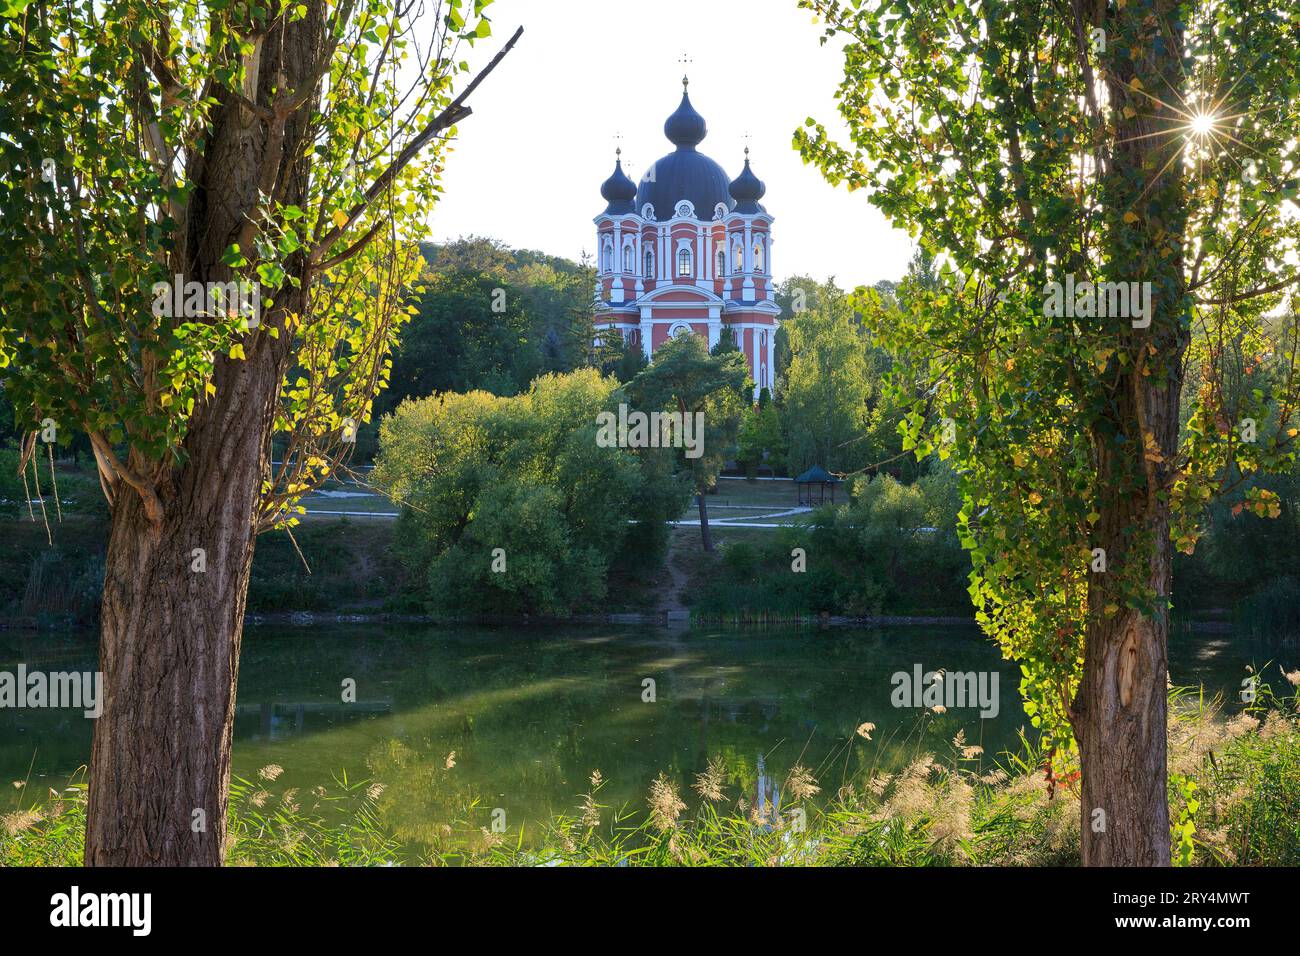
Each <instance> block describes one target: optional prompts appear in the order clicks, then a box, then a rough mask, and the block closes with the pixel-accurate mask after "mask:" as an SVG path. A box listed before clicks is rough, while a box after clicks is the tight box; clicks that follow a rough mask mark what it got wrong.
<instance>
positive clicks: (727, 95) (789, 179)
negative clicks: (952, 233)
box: [429, 0, 911, 287]
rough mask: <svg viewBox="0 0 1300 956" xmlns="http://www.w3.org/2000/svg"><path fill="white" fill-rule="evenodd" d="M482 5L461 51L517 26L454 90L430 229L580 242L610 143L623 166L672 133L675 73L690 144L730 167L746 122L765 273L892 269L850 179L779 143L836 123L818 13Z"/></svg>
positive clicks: (893, 261) (783, 0) (633, 1)
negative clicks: (686, 90) (698, 137)
mask: <svg viewBox="0 0 1300 956" xmlns="http://www.w3.org/2000/svg"><path fill="white" fill-rule="evenodd" d="M487 13H488V15H489V17H490V19H491V20H492V27H493V36H492V37H490V38H489V39H488V40H486V41H483V42H480V43H479V45H478V47H477V48H476V49H475V50H473V51H472V52H471V54H470V56H469V57H468V59H469V61H470V63H471V66H474V67H475V68H477V67H478V66H479V65H481V64H483V63H485V62H486V61H487V60H488V59H489V58H490V57H491V56H493V55H495V53H496V52H497V50H499V49H500V47H501V45H502V44H503V43H504V42H505V41H506V40H507V39H508V38H509V36H510V34H511V33H513V32H514V30H515V28H516V27H517V26H519V25H520V24H522V25H523V27H524V35H523V36H522V37H521V38H520V40H519V43H518V45H516V47H515V48H514V50H513V51H511V53H510V55H509V56H507V57H506V59H505V60H504V61H503V62H502V63H501V64H500V66H498V67H497V69H496V71H495V72H494V73H493V74H492V75H491V76H490V77H488V78H487V79H486V80H485V81H484V83H483V85H482V86H481V87H479V89H478V90H477V91H475V93H474V95H473V97H472V99H471V100H470V104H471V106H472V107H473V109H474V115H473V116H471V117H470V118H469V119H468V120H466V121H465V122H464V123H462V124H461V126H460V138H459V141H458V142H457V143H456V145H455V150H454V152H452V153H451V154H450V156H449V157H448V160H447V168H446V173H445V176H444V185H445V187H446V189H447V193H446V195H445V196H444V198H443V199H442V200H441V201H440V202H439V203H438V205H437V207H436V208H435V210H434V211H433V214H432V216H431V217H430V221H429V228H430V234H431V236H432V238H434V239H435V240H439V241H445V240H447V239H454V238H456V237H458V236H461V235H481V236H491V237H493V238H496V239H501V240H503V241H505V242H506V243H508V244H509V245H511V246H514V247H516V248H530V249H538V250H541V251H542V252H547V253H550V254H552V255H560V256H566V257H568V258H571V259H577V258H578V257H579V256H580V255H581V254H582V253H583V252H584V251H585V252H588V253H591V252H592V251H593V249H594V245H595V240H594V236H595V226H594V225H593V223H592V219H593V217H595V216H596V215H597V214H598V213H599V212H600V211H601V210H602V209H603V208H604V201H603V200H602V199H601V198H600V184H601V183H602V182H603V181H604V180H605V178H606V177H607V176H609V174H610V173H611V172H612V171H613V168H614V147H615V146H617V145H621V146H622V148H623V159H624V160H625V162H624V169H625V170H626V171H627V172H628V175H629V176H630V177H631V178H632V179H633V180H637V179H639V178H640V177H641V176H642V175H643V174H644V173H645V170H646V169H647V168H648V167H649V165H650V164H651V163H653V162H654V161H655V160H656V159H658V158H659V157H660V156H662V155H664V154H665V153H668V152H670V151H671V150H672V149H673V148H674V147H673V145H672V144H671V143H669V142H668V140H667V139H666V138H665V137H664V134H663V123H664V120H665V119H667V117H668V115H669V114H670V113H672V112H673V110H675V109H676V108H677V105H678V102H679V101H680V99H681V89H682V87H681V76H682V73H683V72H688V73H689V74H690V78H691V102H692V103H693V104H694V106H695V108H696V110H698V111H699V113H700V114H701V115H702V116H703V117H704V118H705V120H706V121H707V122H708V126H709V135H708V138H707V139H705V140H704V142H703V143H702V144H701V145H700V151H701V152H703V153H705V154H706V155H708V156H710V157H711V158H713V159H715V160H716V161H717V162H719V163H721V164H722V166H723V168H724V169H726V170H727V173H728V175H729V176H731V177H733V178H734V177H735V176H736V175H737V174H739V172H740V170H741V168H742V166H743V164H744V153H743V151H744V147H745V145H746V140H745V139H744V136H745V134H747V133H748V134H749V135H750V137H751V138H750V139H749V141H748V145H749V147H750V150H751V159H752V164H753V168H754V172H755V174H756V175H757V176H758V177H759V178H760V179H762V180H763V181H764V182H765V183H766V184H767V195H766V196H765V197H764V198H763V205H764V206H766V207H767V210H768V212H770V213H771V214H772V216H773V217H775V220H776V222H775V224H774V225H773V227H772V235H773V240H774V241H773V249H772V267H773V271H774V273H775V275H776V276H777V277H778V278H784V277H786V276H788V275H791V274H794V273H803V274H808V275H811V276H813V277H815V278H819V279H824V278H827V277H829V276H832V275H833V276H835V277H836V278H837V279H838V281H839V284H840V285H841V286H846V287H851V286H854V285H857V284H859V283H871V282H875V281H877V280H879V279H897V278H901V277H902V275H903V273H904V271H905V270H906V267H907V261H908V259H909V257H910V255H911V243H910V241H909V239H908V237H907V234H906V233H904V232H902V231H899V230H895V229H892V228H891V227H890V226H889V225H888V223H887V222H886V221H885V219H884V217H883V216H882V215H881V214H880V213H879V212H877V211H876V210H875V209H874V207H872V206H871V205H870V204H869V203H868V202H867V198H866V193H865V191H862V190H859V191H858V192H856V193H852V194H850V193H849V192H848V190H847V189H846V188H844V187H843V186H840V187H838V188H834V189H833V188H831V186H829V185H828V184H827V183H826V181H825V180H824V179H822V177H821V174H820V173H819V172H818V171H817V170H816V169H815V168H814V167H812V166H805V165H804V164H803V162H802V160H801V159H800V158H799V155H798V153H796V152H795V150H794V148H793V146H792V145H791V137H792V135H793V133H794V130H795V128H796V127H798V126H801V125H802V124H803V121H804V119H805V117H807V116H810V115H811V116H813V117H815V118H816V119H817V120H819V121H820V122H822V123H825V124H826V125H827V126H828V128H830V129H832V130H838V129H841V127H840V125H839V114H838V113H837V112H836V109H835V99H834V93H835V89H836V86H837V85H838V82H839V80H840V77H841V68H842V67H841V63H842V61H841V58H840V54H839V52H838V49H837V48H836V47H835V46H834V45H832V44H827V46H825V47H820V46H819V45H818V38H819V36H820V34H821V27H820V26H819V25H815V24H814V23H813V22H812V14H811V13H810V12H809V11H806V10H800V9H798V7H797V6H796V3H795V0H546V2H541V0H496V2H495V3H493V4H492V5H491V6H490V7H488V9H487ZM683 55H685V56H687V57H689V58H690V59H691V61H692V62H690V63H689V64H686V65H683V64H682V63H681V62H680V61H681V59H682V57H683ZM616 134H621V135H622V139H621V140H619V141H616V140H615V135H616Z"/></svg>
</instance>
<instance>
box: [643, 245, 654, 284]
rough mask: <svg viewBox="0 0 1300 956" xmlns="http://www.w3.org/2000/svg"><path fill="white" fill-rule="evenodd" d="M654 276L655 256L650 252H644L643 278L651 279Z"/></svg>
mask: <svg viewBox="0 0 1300 956" xmlns="http://www.w3.org/2000/svg"><path fill="white" fill-rule="evenodd" d="M654 275H655V254H654V252H652V251H651V250H649V249H647V250H646V251H645V277H646V278H647V279H653V278H654Z"/></svg>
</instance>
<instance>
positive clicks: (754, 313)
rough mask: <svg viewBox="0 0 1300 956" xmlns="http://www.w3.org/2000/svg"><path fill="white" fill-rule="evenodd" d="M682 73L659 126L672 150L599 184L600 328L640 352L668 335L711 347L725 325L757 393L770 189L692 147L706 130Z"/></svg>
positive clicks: (764, 340)
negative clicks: (638, 171) (676, 100)
mask: <svg viewBox="0 0 1300 956" xmlns="http://www.w3.org/2000/svg"><path fill="white" fill-rule="evenodd" d="M688 85H689V81H688V80H687V79H685V78H683V79H682V102H681V105H679V106H678V107H677V111H676V112H675V113H673V114H672V115H671V116H669V117H668V120H667V121H666V122H665V123H664V135H665V136H667V137H668V140H669V142H671V143H672V144H673V146H674V147H675V149H674V150H673V151H672V152H671V153H669V154H668V155H667V156H664V157H663V158H662V159H660V160H658V161H656V162H655V164H654V165H653V166H651V167H650V168H649V169H648V170H647V171H646V173H645V175H644V176H643V177H642V178H641V181H640V183H634V182H632V180H631V179H629V178H628V176H627V174H626V173H624V172H623V163H622V155H621V154H622V150H619V151H618V153H619V157H618V159H616V161H615V164H614V174H613V175H612V176H610V177H609V179H607V180H605V182H604V184H603V185H602V186H601V187H600V195H601V196H602V197H603V198H604V200H605V201H606V203H607V205H606V206H605V211H604V212H602V213H601V214H600V215H599V216H597V217H596V220H595V222H596V248H597V249H599V250H600V252H599V258H598V261H597V272H598V280H597V303H596V307H597V314H596V324H597V326H598V327H604V328H608V329H610V330H617V331H618V332H619V333H621V334H622V336H623V339H624V341H626V342H635V343H637V344H639V345H640V346H641V349H642V351H643V352H644V354H645V356H646V357H647V358H652V357H653V355H654V351H655V349H657V348H658V347H659V346H660V345H662V344H663V343H664V342H666V341H667V340H668V339H669V338H670V337H676V336H679V335H688V334H691V333H694V334H696V335H699V336H702V337H704V338H705V339H706V340H707V341H708V343H709V347H710V348H712V347H713V346H715V345H717V344H718V340H719V338H720V337H721V336H722V330H723V329H724V328H725V329H730V331H731V334H732V336H733V339H734V341H735V343H736V345H737V347H738V348H739V349H740V351H741V352H742V353H743V354H744V356H745V361H746V362H747V363H748V364H749V373H750V377H751V378H753V380H754V383H755V384H754V395H755V397H756V398H757V396H758V393H759V391H760V390H761V389H764V388H768V389H770V388H771V387H772V371H773V368H774V366H775V349H776V345H775V342H774V333H775V332H776V317H777V315H778V314H779V312H780V309H779V308H778V307H777V304H776V294H775V291H774V289H773V286H772V217H771V216H770V215H768V212H767V210H766V209H764V208H763V206H762V205H761V204H760V203H759V200H760V199H762V198H763V194H764V193H765V192H766V190H767V187H765V186H764V185H763V183H762V182H761V181H760V180H759V178H758V177H757V176H755V175H754V173H753V170H751V169H750V167H749V150H748V148H746V150H745V168H744V169H743V170H742V171H741V173H740V175H739V176H737V177H736V178H735V179H731V178H730V177H728V176H727V173H726V170H724V169H723V168H722V167H721V166H720V165H718V163H716V162H714V161H713V160H712V159H710V158H709V157H707V156H705V155H704V154H703V153H701V152H700V151H699V150H698V149H697V148H696V147H698V146H699V145H700V143H701V142H703V140H704V137H705V136H706V135H708V127H707V126H706V125H705V122H704V117H702V116H700V114H699V113H697V112H695V108H694V107H692V106H691V100H690V96H689V94H688V92H687V87H688Z"/></svg>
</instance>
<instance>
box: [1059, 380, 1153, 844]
mask: <svg viewBox="0 0 1300 956" xmlns="http://www.w3.org/2000/svg"><path fill="white" fill-rule="evenodd" d="M1121 383H1122V384H1121V386H1120V391H1121V395H1122V396H1125V398H1121V400H1120V401H1119V402H1118V412H1119V417H1120V420H1122V421H1127V422H1130V423H1132V424H1133V426H1135V427H1134V431H1138V430H1140V429H1141V427H1142V425H1144V424H1145V426H1146V428H1147V429H1148V430H1149V431H1150V432H1151V435H1152V437H1153V438H1154V440H1155V441H1156V443H1157V444H1158V446H1159V448H1160V449H1164V450H1165V451H1164V455H1163V457H1165V458H1166V459H1167V458H1170V457H1172V452H1171V451H1170V449H1172V448H1173V447H1174V446H1175V445H1176V443H1177V438H1178V395H1179V388H1178V386H1177V384H1172V385H1169V386H1167V387H1165V388H1155V387H1151V386H1150V385H1149V380H1148V379H1146V378H1144V377H1143V376H1142V375H1141V374H1140V373H1139V374H1136V375H1135V374H1129V375H1126V376H1123V377H1122V379H1121ZM1126 399H1127V400H1126ZM1142 444H1143V443H1142V442H1141V441H1135V442H1125V443H1121V444H1117V445H1116V444H1109V443H1108V442H1107V440H1106V439H1105V438H1104V437H1101V438H1100V440H1098V442H1097V444H1096V447H1097V448H1098V449H1100V455H1099V467H1098V486H1099V487H1101V488H1113V489H1116V491H1117V493H1116V494H1114V495H1112V496H1109V498H1108V499H1107V500H1106V501H1105V502H1104V503H1103V504H1102V506H1101V507H1100V508H1099V509H1098V513H1099V515H1100V517H1099V519H1098V522H1097V526H1096V530H1097V536H1098V538H1097V540H1098V541H1099V542H1100V544H1101V546H1102V547H1104V548H1105V550H1106V561H1107V569H1106V571H1105V572H1104V573H1098V572H1094V573H1093V574H1092V583H1091V586H1090V587H1089V593H1088V631H1087V635H1086V643H1085V650H1084V664H1083V676H1082V678H1081V681H1080V684H1079V688H1078V692H1077V694H1076V696H1075V700H1074V705H1073V709H1074V716H1073V721H1074V735H1075V739H1076V740H1077V741H1078V744H1079V754H1080V770H1081V772H1082V794H1081V806H1080V814H1081V830H1080V843H1081V849H1082V861H1083V865H1084V866H1168V865H1169V863H1170V832H1169V800H1168V782H1167V781H1168V766H1167V753H1166V751H1167V735H1166V716H1167V710H1168V685H1169V658H1168V644H1169V614H1168V611H1167V606H1168V599H1169V596H1170V592H1171V589H1172V586H1173V544H1172V542H1171V541H1170V539H1169V505H1168V503H1167V501H1164V500H1162V499H1161V498H1160V497H1159V496H1158V495H1157V494H1156V493H1155V489H1156V487H1158V485H1159V483H1160V481H1161V478H1162V474H1163V472H1162V470H1161V469H1160V468H1159V463H1158V462H1156V461H1154V460H1152V459H1151V458H1149V457H1148V456H1146V455H1145V454H1144V453H1143V452H1142V450H1141V449H1142ZM1134 452H1136V457H1137V458H1138V459H1139V460H1138V461H1135V460H1134ZM1121 574H1124V575H1130V576H1131V577H1129V580H1130V581H1132V580H1134V579H1138V578H1140V580H1141V581H1142V582H1143V583H1144V584H1145V585H1146V587H1147V589H1148V590H1149V592H1150V593H1151V594H1152V595H1153V596H1154V611H1153V613H1152V614H1150V615H1147V614H1142V613H1139V612H1138V611H1136V610H1133V609H1131V608H1129V607H1127V606H1126V603H1125V601H1126V599H1125V597H1124V595H1123V594H1122V593H1121V590H1122V589H1121V588H1120V586H1119V575H1121ZM1108 606H1113V607H1114V608H1116V609H1117V610H1114V611H1113V612H1112V613H1111V614H1110V615H1108V614H1107V610H1106V609H1107V607H1108Z"/></svg>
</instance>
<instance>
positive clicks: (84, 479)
mask: <svg viewBox="0 0 1300 956" xmlns="http://www.w3.org/2000/svg"><path fill="white" fill-rule="evenodd" d="M90 480H91V479H90V477H89V476H87V475H86V474H83V473H81V472H78V471H75V470H72V469H71V468H70V469H68V470H66V471H65V470H64V469H61V470H60V475H59V481H60V489H61V494H64V497H63V498H62V505H61V507H62V512H63V513H62V520H61V521H60V520H58V517H57V514H56V513H55V511H56V509H55V506H54V502H53V500H52V499H50V500H48V501H47V508H46V511H47V516H48V518H49V522H48V531H47V525H46V523H45V522H44V521H42V520H40V511H39V508H36V509H34V513H35V514H36V515H37V518H38V520H36V521H32V520H30V518H29V517H28V516H27V513H26V512H25V511H24V512H22V517H21V518H13V517H8V518H5V517H0V533H2V534H3V535H4V539H5V542H6V545H7V546H6V547H5V548H3V549H0V621H3V622H4V623H5V624H7V625H10V626H15V625H16V626H22V627H38V628H45V627H91V626H94V625H95V624H96V621H97V616H98V612H99V602H100V596H101V592H102V581H103V574H104V550H105V542H106V539H107V533H108V520H107V515H106V514H105V513H104V511H103V509H102V508H101V507H99V506H98V500H97V499H96V498H95V494H97V493H98V492H97V489H96V488H92V487H90V486H89V485H88V481H90ZM69 489H70V490H71V493H70V494H68V493H66V492H67V491H68V490H69ZM945 493H946V489H945V488H944V487H943V486H938V487H935V488H928V489H927V488H924V487H919V483H918V486H902V485H896V484H893V485H891V484H890V483H889V482H888V481H886V482H881V483H879V485H878V487H876V488H872V489H871V492H870V495H867V494H864V495H863V496H862V497H861V498H860V499H858V500H856V501H855V502H854V503H853V504H851V505H845V504H843V503H841V504H840V505H839V506H837V507H836V508H826V509H822V510H819V511H817V512H813V513H811V514H809V513H805V514H798V515H785V516H782V517H780V518H779V519H771V520H777V521H779V522H780V523H781V524H782V526H781V527H777V528H746V527H741V526H736V525H726V524H717V523H716V520H715V523H714V524H713V525H712V536H713V540H714V544H715V550H714V551H713V552H711V553H708V552H705V551H703V549H702V548H701V544H700V531H699V528H698V527H694V526H678V527H675V528H673V529H672V532H671V537H672V545H671V548H670V552H669V557H668V561H667V562H666V563H654V562H649V563H648V562H636V561H626V562H620V561H615V562H613V563H612V564H611V566H610V568H609V571H608V575H607V579H606V584H607V588H606V594H605V596H604V597H603V598H602V599H600V600H599V601H592V602H588V603H587V604H584V605H583V606H580V607H574V608H572V610H573V611H574V612H575V613H579V614H600V613H626V612H632V613H635V612H654V611H656V610H663V609H665V608H669V607H673V608H676V607H682V608H685V609H687V610H689V612H690V613H691V614H692V615H693V616H694V617H695V618H697V619H699V620H702V621H716V622H736V623H763V622H780V621H791V620H806V619H811V618H817V617H820V616H822V615H831V616H846V617H854V618H865V617H880V616H900V617H908V616H910V617H932V616H933V617H961V618H971V617H972V613H971V608H970V603H969V600H968V598H967V594H966V586H967V574H968V571H969V558H968V557H967V555H966V553H965V552H964V551H962V550H961V549H960V547H959V545H958V544H957V541H956V536H955V534H954V533H953V532H952V530H951V528H950V527H947V526H946V525H944V524H943V521H942V520H940V518H941V517H942V516H941V515H940V514H938V512H944V513H946V510H945V509H946V508H947V507H948V506H947V505H944V506H943V507H939V506H936V505H933V502H934V501H936V500H938V501H940V502H941V503H942V500H943V495H944V494H945ZM709 498H710V501H709V504H710V509H711V514H712V516H713V517H714V519H719V518H722V519H727V518H730V519H738V520H741V521H745V520H749V519H753V518H759V517H763V520H765V521H766V520H769V519H770V515H771V513H772V512H773V510H780V508H782V507H785V508H788V507H789V506H790V505H791V504H792V503H793V502H792V500H791V492H790V486H788V483H785V482H749V481H744V480H725V481H722V482H720V484H719V492H718V494H717V495H716V496H715V495H710V496H709ZM375 500H376V501H379V500H382V499H375ZM368 501H369V500H368ZM317 504H319V503H318V502H316V503H313V507H316V506H317ZM326 504H327V506H328V504H329V503H328V502H327V503H326ZM344 506H346V507H348V508H353V507H360V506H359V505H357V504H356V503H355V500H354V499H346V500H345V501H344V503H343V504H342V505H339V507H344ZM385 506H386V507H391V505H388V504H387V503H385ZM374 507H377V505H375V504H374V501H369V503H368V504H367V505H366V508H367V509H373V508H374ZM936 509H937V511H936ZM684 516H685V517H687V518H691V517H693V516H694V509H693V508H691V509H688V511H687V512H686V514H685V515H684ZM764 516H767V517H764ZM931 529H933V530H931ZM396 530H397V523H396V522H395V521H394V520H392V519H391V518H384V517H373V518H372V517H364V516H361V517H333V516H329V515H324V514H322V515H309V516H308V517H307V518H305V519H304V521H303V524H302V525H301V526H300V527H298V528H296V529H295V530H294V532H293V536H292V538H291V537H290V536H289V535H288V534H286V533H284V532H272V533H269V534H266V535H263V536H262V537H261V538H260V539H259V540H258V545H257V551H256V555H255V558H254V562H253V573H252V580H251V583H250V587H249V595H248V611H249V613H250V614H254V615H268V614H276V613H288V612H299V611H308V612H315V613H334V614H344V615H347V614H394V615H410V614H423V613H425V612H427V610H428V605H427V601H426V597H427V591H428V587H429V583H428V580H427V577H428V570H427V569H426V568H424V567H421V566H419V565H418V562H417V561H416V560H415V559H414V558H413V557H412V556H411V554H410V553H409V552H405V551H403V549H402V548H401V547H400V546H399V544H398V542H397V535H396ZM1270 530H1271V529H1270ZM47 535H48V536H47ZM1252 540H1253V539H1252ZM1232 544H1233V539H1232V538H1231V537H1230V536H1229V535H1228V534H1227V533H1222V534H1220V535H1219V537H1217V538H1211V539H1209V544H1208V545H1207V546H1205V547H1203V548H1200V549H1198V551H1197V553H1196V555H1194V556H1191V557H1188V556H1185V555H1179V556H1178V559H1177V561H1176V563H1175V575H1174V579H1175V587H1174V605H1175V614H1176V615H1177V616H1178V617H1179V619H1180V620H1182V621H1188V620H1192V619H1199V618H1201V617H1203V616H1205V614H1206V612H1209V611H1221V612H1223V613H1221V614H1219V615H1217V616H1216V617H1215V618H1214V620H1216V621H1217V622H1219V623H1221V624H1223V625H1224V626H1227V627H1231V628H1232V630H1233V631H1234V633H1237V634H1241V635H1260V636H1272V637H1278V636H1281V637H1294V636H1295V635H1297V634H1300V577H1297V576H1296V575H1293V574H1292V573H1291V572H1290V564H1288V563H1285V562H1283V564H1282V565H1281V566H1280V569H1279V571H1278V572H1277V573H1270V572H1269V571H1268V569H1267V568H1266V567H1265V566H1264V563H1265V562H1268V561H1272V560H1274V558H1275V556H1276V554H1277V553H1278V552H1276V551H1269V552H1266V553H1263V554H1260V553H1256V552H1254V551H1253V550H1252V549H1251V548H1249V547H1246V546H1245V545H1241V546H1234V547H1229V545H1232Z"/></svg>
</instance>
